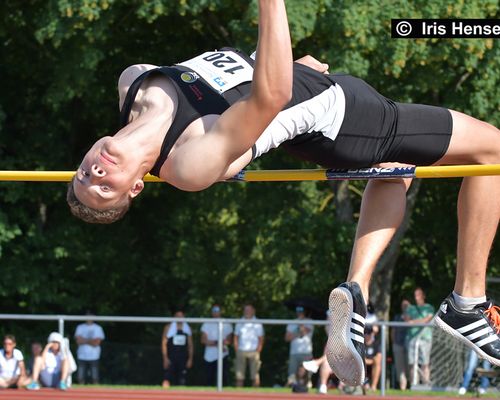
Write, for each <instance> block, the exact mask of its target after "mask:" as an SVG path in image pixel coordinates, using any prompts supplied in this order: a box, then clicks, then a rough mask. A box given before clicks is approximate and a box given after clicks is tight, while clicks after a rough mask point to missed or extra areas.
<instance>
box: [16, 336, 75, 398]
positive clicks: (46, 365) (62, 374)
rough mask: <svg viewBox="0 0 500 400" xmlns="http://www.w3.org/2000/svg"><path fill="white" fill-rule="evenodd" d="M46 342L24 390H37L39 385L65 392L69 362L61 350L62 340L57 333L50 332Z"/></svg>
mask: <svg viewBox="0 0 500 400" xmlns="http://www.w3.org/2000/svg"><path fill="white" fill-rule="evenodd" d="M47 341H48V343H47V345H46V346H45V348H44V349H43V352H42V355H41V356H38V357H37V358H35V362H34V364H33V375H32V378H33V380H32V382H31V383H30V384H29V385H28V386H26V389H29V390H38V389H40V383H41V384H42V386H43V387H49V388H59V389H61V390H66V389H67V388H68V387H67V384H66V379H67V378H68V372H69V362H68V358H67V357H66V355H65V349H64V348H63V346H64V338H63V337H62V335H60V334H59V333H57V332H52V333H51V334H50V335H49V338H48V340H47Z"/></svg>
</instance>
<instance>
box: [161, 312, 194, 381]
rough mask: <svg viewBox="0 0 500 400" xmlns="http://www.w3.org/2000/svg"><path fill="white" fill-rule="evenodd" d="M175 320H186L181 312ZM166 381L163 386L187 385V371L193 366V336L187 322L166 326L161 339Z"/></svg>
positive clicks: (177, 313) (176, 314)
mask: <svg viewBox="0 0 500 400" xmlns="http://www.w3.org/2000/svg"><path fill="white" fill-rule="evenodd" d="M174 317H175V318H184V312H183V311H181V310H179V311H176V313H175V314H174ZM161 352H162V356H163V370H164V379H163V383H162V386H163V387H164V388H169V387H170V385H182V386H184V385H185V384H186V375H187V370H188V369H190V368H191V367H192V366H193V336H192V331H191V328H190V327H189V325H188V324H187V323H186V322H181V321H179V322H172V323H171V324H167V325H165V328H164V329H163V334H162V337H161Z"/></svg>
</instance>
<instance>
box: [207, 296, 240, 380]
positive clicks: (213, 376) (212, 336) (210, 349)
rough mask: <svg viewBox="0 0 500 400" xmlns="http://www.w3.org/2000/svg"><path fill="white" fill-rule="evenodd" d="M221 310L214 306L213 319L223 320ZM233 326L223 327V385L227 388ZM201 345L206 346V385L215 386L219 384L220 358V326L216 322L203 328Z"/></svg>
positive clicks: (225, 325)
mask: <svg viewBox="0 0 500 400" xmlns="http://www.w3.org/2000/svg"><path fill="white" fill-rule="evenodd" d="M221 316H222V313H221V308H220V306H219V305H217V304H215V305H214V306H212V318H221ZM232 334H233V326H232V325H231V324H228V323H224V324H223V325H222V341H223V342H222V346H223V349H222V357H223V358H222V383H223V385H224V386H227V378H228V370H229V364H228V356H229V347H228V346H229V345H230V344H231V341H232ZM201 343H202V344H203V345H204V346H205V353H204V355H203V360H204V363H205V384H206V385H207V386H215V385H216V384H217V360H218V358H219V351H218V350H219V349H218V344H219V324H217V323H216V322H205V323H204V324H203V325H202V326H201Z"/></svg>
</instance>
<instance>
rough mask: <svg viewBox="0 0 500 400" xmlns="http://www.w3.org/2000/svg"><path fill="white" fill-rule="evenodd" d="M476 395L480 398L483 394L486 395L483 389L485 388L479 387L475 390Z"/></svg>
mask: <svg viewBox="0 0 500 400" xmlns="http://www.w3.org/2000/svg"><path fill="white" fill-rule="evenodd" d="M477 394H478V395H479V396H482V395H483V394H486V389H485V388H482V387H480V388H479V389H477Z"/></svg>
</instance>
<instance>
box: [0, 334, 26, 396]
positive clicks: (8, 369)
mask: <svg viewBox="0 0 500 400" xmlns="http://www.w3.org/2000/svg"><path fill="white" fill-rule="evenodd" d="M28 383H29V378H28V377H27V376H26V369H25V366H24V357H23V354H22V353H21V351H20V350H18V349H16V338H15V336H13V335H5V336H4V338H3V349H1V350H0V389H7V388H18V387H24V386H26V385H27V384H28Z"/></svg>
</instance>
